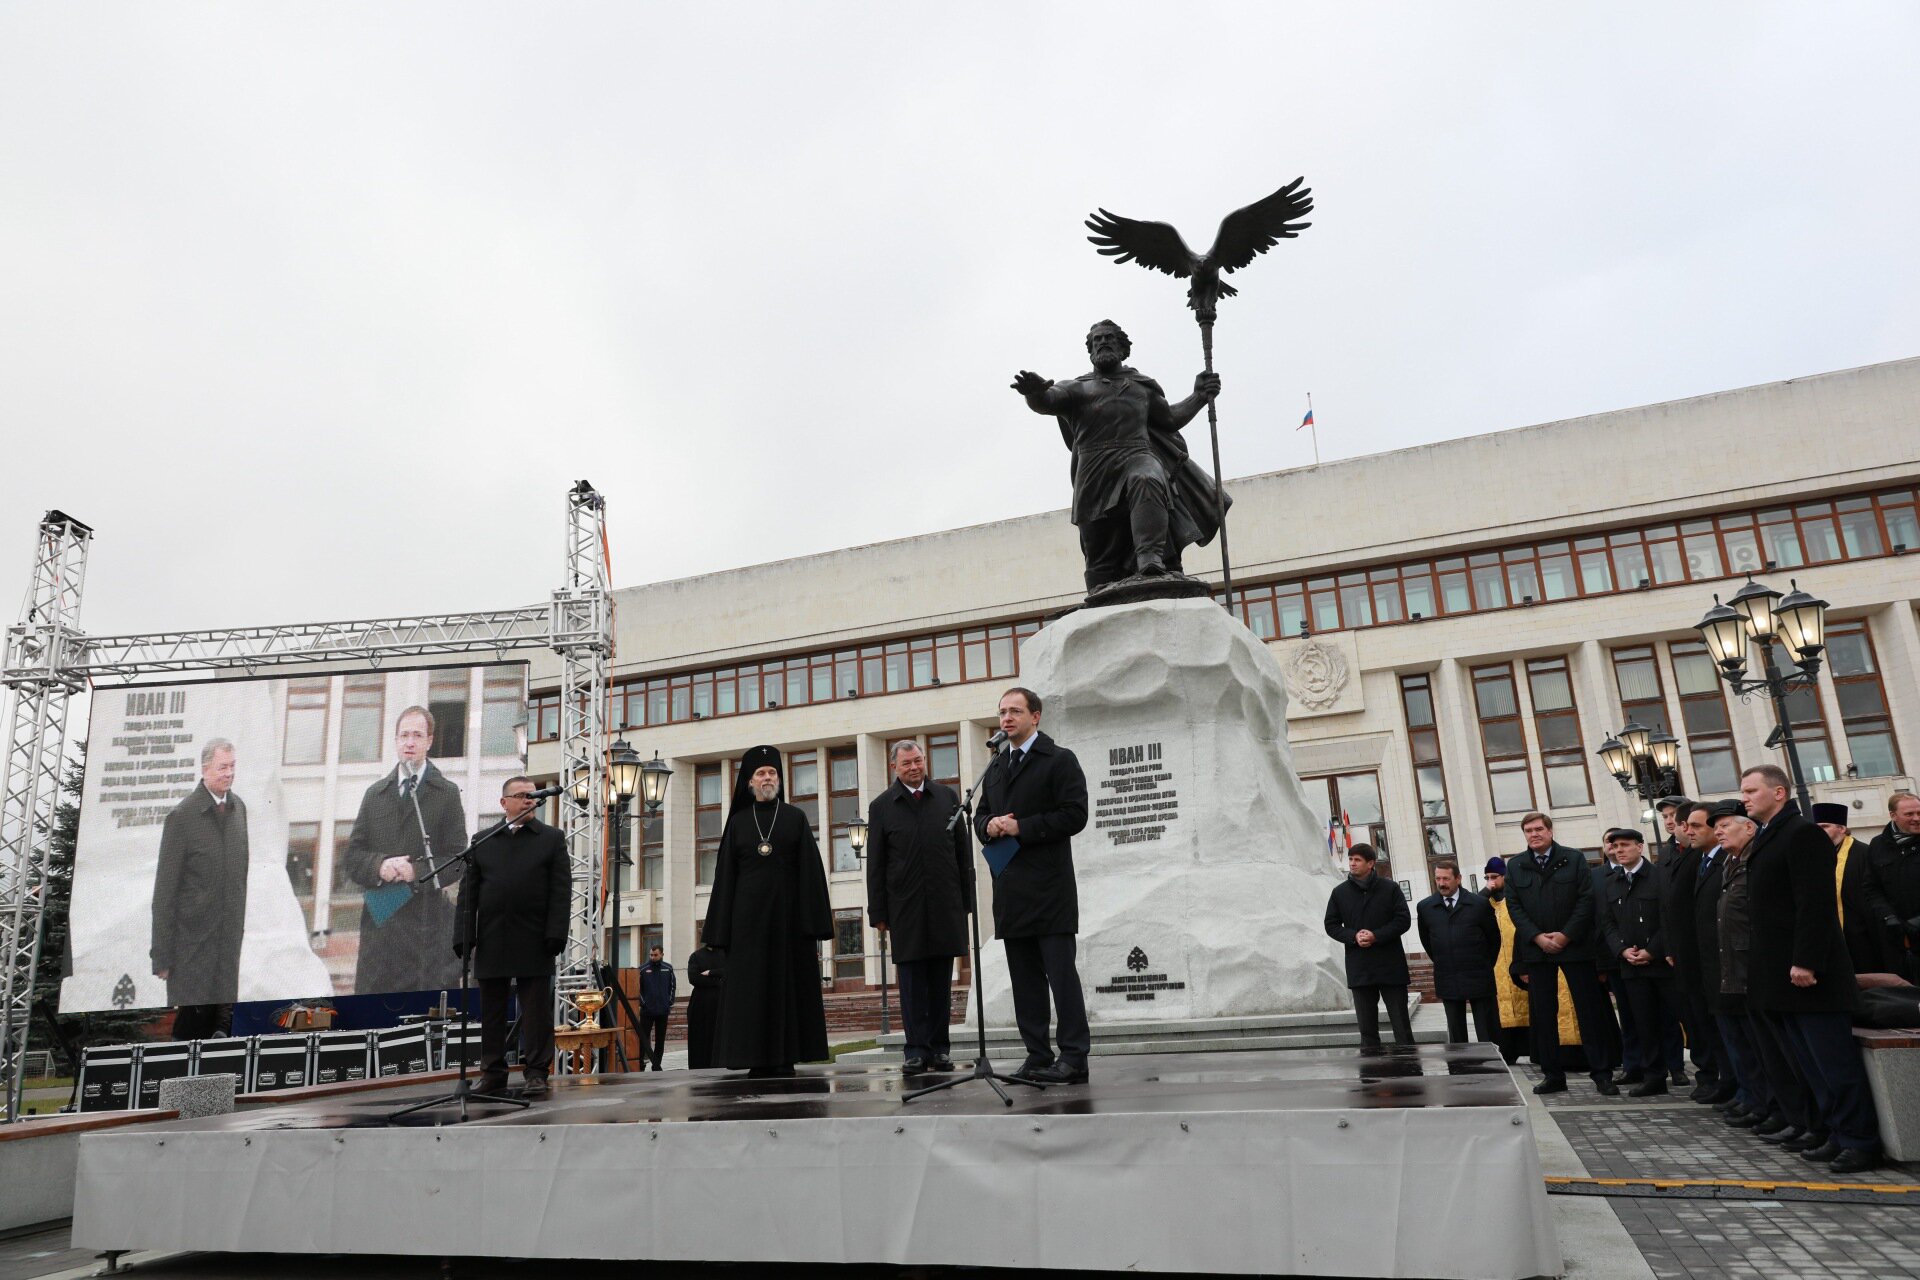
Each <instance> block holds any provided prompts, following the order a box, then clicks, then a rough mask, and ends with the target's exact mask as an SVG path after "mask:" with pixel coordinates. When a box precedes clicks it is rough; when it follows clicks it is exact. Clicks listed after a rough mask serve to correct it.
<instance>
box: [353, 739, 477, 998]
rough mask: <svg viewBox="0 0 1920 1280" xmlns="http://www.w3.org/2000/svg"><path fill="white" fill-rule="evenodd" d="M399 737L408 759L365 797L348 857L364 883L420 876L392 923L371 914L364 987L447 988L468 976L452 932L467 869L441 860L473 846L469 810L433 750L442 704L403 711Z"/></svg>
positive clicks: (365, 922)
mask: <svg viewBox="0 0 1920 1280" xmlns="http://www.w3.org/2000/svg"><path fill="white" fill-rule="evenodd" d="M393 744H394V751H395V753H396V754H397V755H398V756H399V762H398V763H397V764H395V765H394V767H393V771H392V772H390V773H388V774H387V775H386V776H385V777H383V778H381V779H380V781H378V782H376V783H374V784H373V785H372V786H370V787H368V788H367V790H366V794H365V795H363V796H361V797H360V811H359V813H358V814H356V815H355V816H354V820H353V835H352V836H351V837H349V839H348V840H347V852H346V857H345V859H344V861H345V866H346V871H347V874H348V875H349V876H350V877H351V878H352V879H353V882H354V883H355V884H357V885H359V886H360V887H361V888H363V889H378V888H380V887H381V886H383V885H394V884H410V885H412V886H413V887H414V893H413V896H412V897H411V898H409V899H408V900H407V901H406V902H405V903H404V904H403V905H402V906H401V907H400V909H399V910H397V911H395V912H394V913H393V914H392V915H391V916H389V917H387V919H386V920H385V921H384V922H383V923H376V922H375V921H374V918H373V916H372V915H371V914H370V913H369V914H363V915H362V916H361V920H360V952H359V955H358V957H357V958H356V959H355V961H354V967H353V990H354V994H355V995H363V996H364V995H372V994H373V993H375V992H380V991H443V990H446V989H447V988H449V987H454V986H458V985H459V982H460V966H459V965H458V964H455V963H452V962H451V961H449V960H448V959H447V939H448V938H449V937H451V936H452V933H453V904H452V902H451V897H452V895H453V893H454V892H455V889H456V886H457V885H458V884H459V881H460V876H461V872H462V867H461V865H460V864H459V863H457V862H456V863H453V864H452V865H446V866H443V865H441V864H443V863H445V862H446V860H447V859H449V858H451V857H453V855H454V854H456V853H459V852H460V851H461V850H462V849H464V848H466V847H467V819H466V809H465V806H464V805H463V804H462V803H461V800H460V788H459V787H457V786H455V785H454V783H453V780H452V779H451V778H449V777H447V776H446V775H445V774H443V773H441V772H440V770H439V768H438V767H437V766H436V765H435V764H434V763H433V761H432V760H431V759H430V758H429V757H430V755H431V753H432V751H433V713H432V712H430V711H428V710H427V709H426V708H425V707H408V708H407V709H406V710H405V711H402V712H401V713H400V715H399V718H398V719H396V720H395V721H394V725H393ZM436 867H437V868H439V869H438V870H437V871H436V870H435V868H436Z"/></svg>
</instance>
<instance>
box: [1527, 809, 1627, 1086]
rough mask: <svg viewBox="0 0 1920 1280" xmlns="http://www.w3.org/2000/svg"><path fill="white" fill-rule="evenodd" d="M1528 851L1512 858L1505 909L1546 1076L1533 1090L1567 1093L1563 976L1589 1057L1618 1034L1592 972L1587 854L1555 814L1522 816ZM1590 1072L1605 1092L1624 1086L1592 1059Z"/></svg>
mask: <svg viewBox="0 0 1920 1280" xmlns="http://www.w3.org/2000/svg"><path fill="white" fill-rule="evenodd" d="M1520 834H1521V835H1522V836H1524V837H1525V838H1526V841H1527V847H1526V850H1525V851H1524V852H1521V853H1517V854H1515V855H1514V856H1512V857H1511V858H1508V859H1507V899H1506V900H1507V914H1508V915H1509V916H1510V917H1511V918H1512V920H1513V935H1514V938H1513V949H1514V954H1515V956H1516V957H1517V959H1518V962H1519V965H1520V967H1521V969H1522V970H1523V971H1524V972H1525V974H1526V976H1527V1019H1528V1022H1529V1023H1530V1024H1531V1026H1532V1029H1533V1060H1534V1061H1535V1062H1537V1063H1539V1064H1540V1070H1541V1072H1542V1074H1543V1075H1544V1076H1545V1077H1546V1078H1545V1079H1543V1080H1542V1081H1541V1082H1540V1083H1539V1084H1537V1085H1535V1086H1533V1091H1534V1092H1535V1093H1565V1092H1566V1089H1567V1073H1566V1071H1565V1070H1564V1069H1562V1067H1561V1066H1560V978H1562V977H1565V978H1566V980H1567V994H1568V995H1570V996H1571V997H1572V998H1573V1012H1574V1017H1575V1018H1576V1019H1577V1020H1578V1021H1579V1024H1580V1043H1581V1044H1582V1045H1583V1046H1586V1051H1587V1053H1588V1054H1592V1053H1593V1052H1594V1050H1593V1046H1595V1045H1603V1044H1605V1043H1607V1039H1608V1037H1609V1036H1610V1035H1612V1034H1614V1029H1613V1027H1612V1022H1613V1015H1612V1014H1611V1013H1610V1012H1609V1011H1608V1009H1607V997H1606V993H1605V992H1604V991H1602V990H1601V987H1600V978H1599V974H1598V973H1597V972H1596V971H1595V969H1594V956H1595V954H1596V953H1597V948H1596V946H1595V936H1596V934H1597V932H1598V930H1597V928H1596V927H1595V916H1596V912H1595V902H1594V892H1593V874H1592V872H1591V870H1590V869H1589V868H1588V866H1587V857H1586V855H1585V854H1584V853H1582V852H1580V851H1579V850H1578V849H1569V848H1568V847H1567V846H1565V845H1563V844H1561V843H1559V842H1558V841H1556V840H1555V839H1554V838H1553V819H1552V818H1550V817H1548V816H1547V815H1546V814H1544V813H1529V814H1527V815H1526V816H1525V817H1523V818H1521V819H1520ZM1587 1068H1588V1071H1587V1074H1589V1075H1590V1076H1592V1077H1593V1087H1594V1088H1595V1089H1596V1090H1598V1091H1599V1092H1600V1093H1602V1094H1608V1095H1612V1094H1617V1093H1619V1092H1620V1086H1619V1085H1617V1084H1615V1083H1614V1081H1613V1072H1612V1070H1611V1069H1609V1068H1608V1067H1607V1066H1606V1065H1605V1064H1604V1063H1597V1062H1595V1061H1594V1060H1593V1059H1592V1058H1591V1057H1590V1058H1589V1059H1588V1062H1587Z"/></svg>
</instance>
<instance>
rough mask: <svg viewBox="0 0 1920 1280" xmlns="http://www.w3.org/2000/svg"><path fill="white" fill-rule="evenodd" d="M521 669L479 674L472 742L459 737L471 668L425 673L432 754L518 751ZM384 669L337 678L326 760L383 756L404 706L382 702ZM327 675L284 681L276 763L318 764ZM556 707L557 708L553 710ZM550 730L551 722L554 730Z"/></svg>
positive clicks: (327, 716) (326, 726)
mask: <svg viewBox="0 0 1920 1280" xmlns="http://www.w3.org/2000/svg"><path fill="white" fill-rule="evenodd" d="M525 670H526V669H525V668H524V667H521V666H517V665H516V666H502V667H488V668H486V669H485V670H484V671H483V673H482V676H481V686H480V688H481V693H480V741H479V742H478V743H477V744H470V743H469V742H468V740H467V730H468V722H469V709H470V706H471V703H472V700H473V693H472V677H473V673H472V671H471V670H470V669H467V668H450V669H448V670H445V671H434V672H430V673H429V674H428V676H427V701H426V708H427V710H428V711H429V712H431V713H432V715H433V722H434V731H433V755H434V757H435V758H437V759H441V760H453V759H459V758H461V757H464V756H465V755H466V754H467V752H468V750H469V749H470V747H472V746H477V747H478V749H479V751H480V754H481V755H485V756H510V755H518V754H520V742H519V734H518V732H517V727H518V721H519V719H520V704H521V700H522V698H524V697H525V693H526V675H525ZM387 679H388V677H387V676H386V675H384V674H368V675H352V676H344V677H342V678H341V680H342V688H341V694H340V703H339V708H340V711H339V714H340V739H339V743H338V747H337V750H336V754H335V756H334V759H336V760H338V761H339V762H340V763H342V764H370V763H374V762H377V761H380V760H384V759H386V758H387V754H388V750H389V745H390V743H391V741H392V736H393V729H394V726H393V725H392V723H391V722H390V720H389V715H390V714H391V715H394V716H397V715H399V714H400V712H401V711H402V710H404V709H405V706H406V704H404V703H403V704H399V705H395V706H389V705H388V703H389V701H390V699H389V698H388V697H387ZM332 683H333V677H331V676H312V677H304V678H301V679H295V680H289V681H287V710H286V722H285V733H284V734H283V735H282V738H281V757H280V758H281V762H282V763H283V764H325V763H326V762H327V736H328V733H329V731H330V729H331V727H332V726H331V719H332V715H333V698H332ZM556 710H557V708H556ZM555 734H556V736H557V735H558V727H557V726H556V728H555Z"/></svg>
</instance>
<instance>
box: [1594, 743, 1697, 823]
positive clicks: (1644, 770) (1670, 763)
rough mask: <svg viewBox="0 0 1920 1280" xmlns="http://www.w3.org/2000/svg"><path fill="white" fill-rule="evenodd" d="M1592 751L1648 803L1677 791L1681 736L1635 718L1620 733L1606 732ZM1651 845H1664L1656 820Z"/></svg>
mask: <svg viewBox="0 0 1920 1280" xmlns="http://www.w3.org/2000/svg"><path fill="white" fill-rule="evenodd" d="M1594 754H1596V755H1598V756H1599V757H1600V760H1601V762H1602V763H1603V764H1605V765H1606V767H1607V772H1608V773H1611V774H1612V775H1613V780H1614V781H1615V782H1618V783H1619V784H1620V789H1621V790H1622V791H1624V792H1626V793H1627V794H1628V795H1637V796H1639V797H1640V799H1641V801H1642V802H1644V803H1646V804H1648V805H1652V804H1654V803H1656V802H1657V801H1660V800H1663V799H1665V798H1666V797H1668V796H1672V795H1678V794H1679V792H1680V740H1679V739H1678V738H1675V737H1674V736H1673V735H1672V734H1670V733H1668V732H1666V731H1665V730H1664V729H1661V730H1654V729H1649V728H1648V727H1647V726H1646V725H1643V724H1641V723H1640V722H1639V721H1637V720H1629V721H1628V722H1627V724H1626V726H1625V727H1624V728H1622V729H1621V730H1620V732H1619V733H1617V734H1608V735H1607V740H1606V741H1605V742H1603V743H1601V744H1600V749H1599V750H1598V751H1597V752H1595V753H1594ZM1653 847H1654V849H1655V851H1656V852H1664V850H1665V848H1666V845H1665V841H1664V837H1662V835H1661V833H1660V826H1659V823H1658V822H1657V821H1656V822H1655V824H1654V828H1653Z"/></svg>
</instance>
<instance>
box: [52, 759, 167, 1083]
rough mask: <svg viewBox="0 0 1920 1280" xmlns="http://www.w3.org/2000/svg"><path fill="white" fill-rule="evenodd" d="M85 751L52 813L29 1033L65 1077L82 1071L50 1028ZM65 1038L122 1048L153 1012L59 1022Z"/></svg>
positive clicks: (62, 961) (62, 964)
mask: <svg viewBox="0 0 1920 1280" xmlns="http://www.w3.org/2000/svg"><path fill="white" fill-rule="evenodd" d="M86 765H87V746H86V743H85V742H82V743H81V744H80V750H79V755H78V757H77V758H76V759H74V760H72V761H70V762H69V763H68V765H67V768H66V771H65V773H63V774H62V775H61V778H60V799H59V801H58V803H56V804H55V805H54V809H53V839H52V842H51V847H50V848H49V849H48V851H47V886H46V893H47V905H46V910H45V911H43V912H42V913H41V916H40V963H39V964H38V966H36V967H35V969H34V971H33V1008H34V1014H33V1020H32V1023H31V1025H30V1026H29V1028H28V1032H27V1044H28V1047H29V1048H43V1049H51V1050H53V1052H54V1057H55V1059H56V1060H57V1061H58V1062H59V1064H60V1069H61V1071H62V1072H63V1073H65V1074H67V1075H71V1074H73V1073H74V1072H75V1071H77V1070H78V1069H79V1065H80V1064H79V1063H77V1062H73V1061H69V1060H68V1058H67V1054H66V1051H65V1046H64V1045H63V1044H61V1043H60V1040H58V1039H56V1038H55V1037H54V1036H53V1034H52V1031H51V1028H50V1027H49V1026H48V1018H49V1017H53V1016H55V1015H54V1012H53V1011H54V1010H56V1009H58V1008H59V1007H60V980H61V978H63V977H64V976H65V974H66V967H67V963H66V962H67V934H68V929H67V923H68V908H69V906H70V905H71V899H72V896H73V854H74V849H75V847H76V845H77V844H78V843H79V835H80V794H81V793H80V787H81V783H82V781H83V780H84V778H85V777H86ZM58 1021H59V1024H60V1028H61V1032H62V1038H66V1039H71V1040H72V1041H73V1042H74V1043H75V1044H77V1045H80V1046H85V1045H89V1044H124V1043H126V1042H127V1041H129V1040H137V1039H139V1038H140V1037H141V1035H142V1034H143V1032H144V1030H145V1028H146V1025H147V1024H148V1023H150V1022H151V1021H153V1014H152V1013H151V1012H150V1011H149V1012H144V1013H143V1012H138V1011H128V1012H122V1011H119V1010H115V1011H113V1012H108V1013H83V1014H70V1015H67V1016H65V1017H60V1018H59V1019H58Z"/></svg>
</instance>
